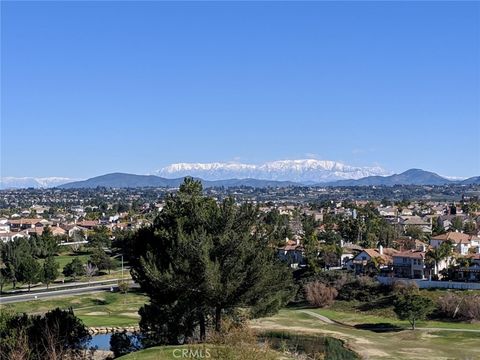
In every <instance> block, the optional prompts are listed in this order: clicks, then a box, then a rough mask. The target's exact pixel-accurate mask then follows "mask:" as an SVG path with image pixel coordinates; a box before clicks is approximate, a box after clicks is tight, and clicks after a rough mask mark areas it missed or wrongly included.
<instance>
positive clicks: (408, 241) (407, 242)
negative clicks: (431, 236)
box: [393, 236, 428, 252]
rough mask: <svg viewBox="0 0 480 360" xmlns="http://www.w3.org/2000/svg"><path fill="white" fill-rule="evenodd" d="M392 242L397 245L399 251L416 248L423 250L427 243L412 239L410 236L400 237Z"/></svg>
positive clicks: (425, 248)
mask: <svg viewBox="0 0 480 360" xmlns="http://www.w3.org/2000/svg"><path fill="white" fill-rule="evenodd" d="M393 242H394V244H396V245H397V247H398V248H399V249H400V251H406V250H416V251H423V252H425V251H426V250H427V247H428V244H426V243H424V242H423V241H420V240H418V239H413V238H412V237H411V236H406V237H402V238H399V239H396V240H394V241H393Z"/></svg>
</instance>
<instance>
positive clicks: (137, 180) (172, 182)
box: [58, 169, 480, 189]
mask: <svg viewBox="0 0 480 360" xmlns="http://www.w3.org/2000/svg"><path fill="white" fill-rule="evenodd" d="M183 179H184V178H183V177H181V178H175V179H166V178H163V177H160V176H156V175H134V174H125V173H112V174H106V175H101V176H97V177H94V178H91V179H87V180H83V181H76V182H71V183H67V184H63V185H59V186H58V188H61V189H75V188H96V187H111V188H127V187H128V188H135V187H168V188H175V187H178V186H179V185H180V184H181V183H182V182H183ZM197 179H198V180H200V181H201V182H202V184H203V186H204V187H206V188H209V187H216V186H218V187H219V186H224V187H234V186H251V187H257V188H262V187H286V186H304V185H305V184H302V183H295V182H291V181H276V180H262V179H226V180H214V181H209V180H203V179H200V178H197ZM454 183H456V184H465V185H467V184H480V176H477V177H472V178H469V179H466V180H463V181H452V180H448V179H446V178H444V177H441V176H440V175H438V174H435V173H433V172H429V171H424V170H421V169H410V170H407V171H405V172H403V173H401V174H394V175H390V176H367V177H364V178H361V179H357V180H339V181H334V182H324V183H317V185H319V186H332V187H333V186H393V185H445V184H454Z"/></svg>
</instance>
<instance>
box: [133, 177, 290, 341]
mask: <svg viewBox="0 0 480 360" xmlns="http://www.w3.org/2000/svg"><path fill="white" fill-rule="evenodd" d="M260 219H261V217H260V215H259V211H258V208H256V207H254V206H252V205H248V204H247V205H242V206H240V207H238V206H237V205H236V204H235V203H234V202H233V201H232V200H226V201H224V202H223V203H222V204H221V205H217V203H216V202H215V201H214V200H213V199H211V198H208V197H205V196H203V195H202V187H201V184H200V183H199V182H197V181H194V180H192V179H186V180H185V182H184V183H183V184H182V185H181V187H180V190H179V192H178V194H177V195H175V196H171V197H170V198H169V199H168V200H167V202H166V206H165V207H164V209H163V211H162V212H161V214H160V215H159V216H158V217H157V218H156V219H155V221H154V223H153V225H152V226H151V227H150V228H146V229H142V230H140V231H139V232H138V233H137V234H136V235H135V236H134V239H133V240H134V241H132V242H131V244H132V246H133V251H132V253H133V256H132V258H131V259H130V262H131V264H132V271H131V272H132V277H133V278H134V279H135V280H136V282H138V283H139V284H140V286H141V287H142V289H143V290H144V291H145V292H146V293H147V294H148V296H149V297H150V304H149V305H145V306H144V307H143V308H142V309H141V310H140V314H141V322H140V325H141V327H142V329H143V330H145V332H148V333H150V334H153V337H154V339H153V342H164V343H175V342H178V341H179V340H178V339H180V338H185V337H187V338H188V337H191V336H193V334H194V332H195V329H199V337H200V339H201V340H204V339H205V335H206V329H207V327H208V324H209V323H210V322H213V323H214V324H215V328H216V329H217V330H220V327H221V320H222V315H223V313H224V312H225V311H226V310H232V309H236V308H238V307H249V308H250V312H251V315H252V316H256V315H260V314H265V313H271V312H273V311H275V310H277V309H278V308H279V306H281V305H282V304H284V303H285V301H286V299H287V298H288V297H289V295H290V292H291V290H292V276H291V273H290V271H289V269H288V268H287V267H286V266H285V265H284V264H281V263H280V262H279V261H277V259H276V257H275V254H274V250H273V249H274V248H272V247H270V246H269V242H268V239H267V236H265V235H264V234H265V231H264V228H263V224H262V223H261V222H260V221H259V220H260Z"/></svg>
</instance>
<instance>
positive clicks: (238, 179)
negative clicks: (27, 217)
mask: <svg viewBox="0 0 480 360" xmlns="http://www.w3.org/2000/svg"><path fill="white" fill-rule="evenodd" d="M185 176H192V177H194V178H196V179H198V180H200V181H201V182H202V183H203V185H204V187H214V186H224V187H232V186H251V187H268V186H270V187H285V186H295V185H296V186H304V185H320V186H373V185H376V186H382V185H383V186H393V185H443V184H450V183H457V184H480V176H476V177H472V178H469V179H466V180H457V179H447V178H445V177H442V176H440V175H438V174H436V173H433V172H429V171H425V170H421V169H410V170H407V171H405V172H403V173H401V174H391V173H390V172H388V171H386V170H385V169H383V168H381V167H376V166H373V167H358V166H351V165H346V164H344V163H341V162H338V161H329V160H316V159H301V160H280V161H272V162H266V163H263V164H260V165H253V164H242V163H178V164H172V165H169V166H167V167H164V168H162V169H160V170H157V171H156V172H155V175H134V174H126V173H112V174H106V175H101V176H97V177H93V178H90V179H87V180H81V181H76V179H69V178H64V177H50V178H49V177H44V178H33V177H23V178H13V177H4V178H0V189H12V188H29V187H33V188H50V187H59V188H64V189H71V188H95V187H115V188H121V187H170V188H171V187H178V186H179V185H180V183H181V182H182V181H183V178H184V177H185Z"/></svg>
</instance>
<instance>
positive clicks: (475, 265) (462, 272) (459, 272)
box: [453, 248, 480, 282]
mask: <svg viewBox="0 0 480 360" xmlns="http://www.w3.org/2000/svg"><path fill="white" fill-rule="evenodd" d="M466 258H468V259H470V261H471V264H470V266H463V267H460V268H458V269H455V270H454V274H453V277H454V278H455V280H458V281H469V282H477V281H478V282H480V248H477V253H476V254H470V255H467V257H466Z"/></svg>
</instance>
